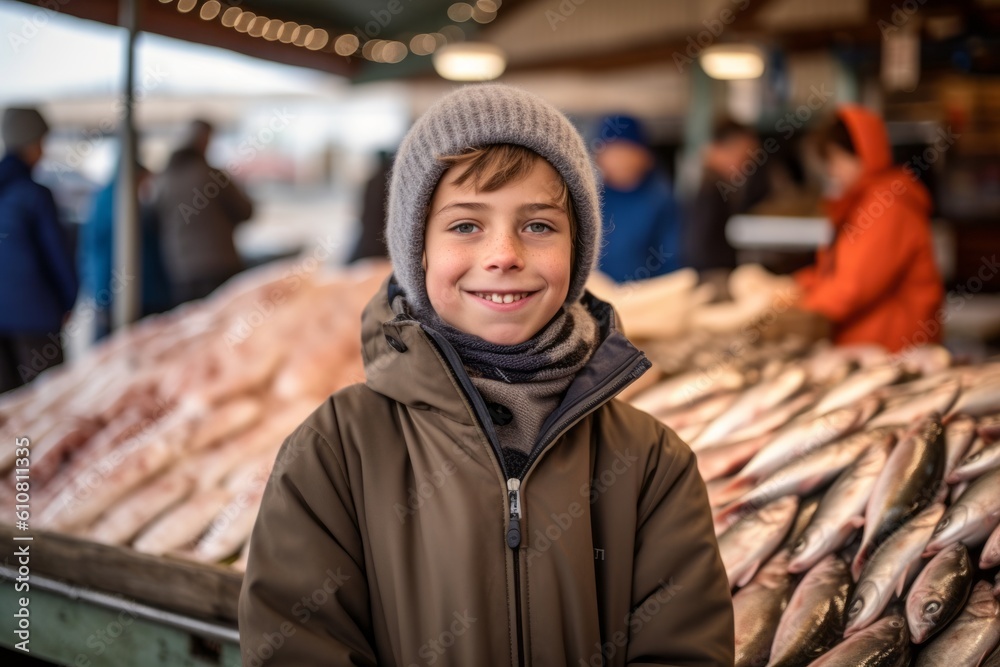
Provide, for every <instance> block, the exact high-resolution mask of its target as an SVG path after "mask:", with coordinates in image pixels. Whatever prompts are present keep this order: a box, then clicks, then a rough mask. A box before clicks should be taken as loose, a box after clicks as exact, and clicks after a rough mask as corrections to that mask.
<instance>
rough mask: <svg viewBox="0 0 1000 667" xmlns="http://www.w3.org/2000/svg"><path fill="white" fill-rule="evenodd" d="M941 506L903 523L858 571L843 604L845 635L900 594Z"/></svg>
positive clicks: (869, 620)
mask: <svg viewBox="0 0 1000 667" xmlns="http://www.w3.org/2000/svg"><path fill="white" fill-rule="evenodd" d="M944 509H945V508H944V505H943V504H941V503H935V504H933V505H931V506H930V507H928V508H927V509H925V510H924V511H923V512H921V513H920V514H918V515H917V516H915V517H914V518H912V519H910V520H909V521H907V522H906V523H905V524H903V526H902V527H901V528H900V529H899V530H897V531H896V532H894V533H893V534H892V535H890V536H889V538H888V539H887V540H886V541H885V542H884V543H883V544H882V546H880V547H879V548H878V549H877V550H876V551H875V554H874V555H873V556H872V558H871V559H870V560H869V561H868V562H867V563H866V564H865V567H864V570H862V571H861V576H860V577H859V578H858V584H857V586H855V588H854V593H853V594H852V596H851V601H850V603H849V604H848V605H847V627H846V628H845V629H844V636H845V637H850V636H851V635H854V634H856V633H858V632H860V631H862V630H864V629H865V628H866V627H868V626H869V625H871V624H872V623H873V622H875V621H876V620H877V619H878V617H879V615H880V614H881V613H882V612H883V611H885V609H886V607H888V606H889V602H890V601H891V600H892V597H893V595H896V596H897V597H902V595H903V592H904V591H905V590H906V589H907V588H908V587H909V585H910V582H911V581H912V580H913V578H914V577H915V576H916V575H917V572H918V570H919V569H920V566H921V564H922V562H923V561H922V559H921V554H922V553H923V550H924V547H925V546H926V545H927V542H928V540H930V539H931V534H932V533H933V532H934V526H936V525H937V522H938V521H939V520H940V519H941V516H942V515H943V514H944Z"/></svg>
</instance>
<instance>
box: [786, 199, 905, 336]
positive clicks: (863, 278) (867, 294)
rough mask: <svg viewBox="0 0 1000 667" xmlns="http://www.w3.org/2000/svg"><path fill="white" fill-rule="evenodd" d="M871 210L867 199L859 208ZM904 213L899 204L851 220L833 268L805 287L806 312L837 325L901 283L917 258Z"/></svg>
mask: <svg viewBox="0 0 1000 667" xmlns="http://www.w3.org/2000/svg"><path fill="white" fill-rule="evenodd" d="M872 201H874V200H872ZM870 208H871V201H869V200H868V199H865V200H862V202H861V204H860V205H859V207H858V210H860V211H868V210H870ZM904 215H905V211H904V210H903V209H902V208H901V207H900V206H899V205H897V206H895V207H892V206H890V207H889V208H886V209H885V212H884V213H883V214H882V215H881V216H878V217H874V216H872V217H859V216H857V215H854V216H852V217H851V219H850V220H849V221H848V223H847V224H845V225H844V227H843V228H842V229H841V230H840V231H839V233H838V234H837V239H836V241H835V242H834V245H833V248H831V250H830V252H832V253H833V257H832V261H833V270H832V271H831V272H830V273H828V274H824V275H822V276H817V279H816V282H815V284H813V285H812V286H811V287H808V288H806V293H805V296H804V298H803V300H802V303H801V306H802V308H803V309H804V310H811V311H813V312H816V313H819V314H820V315H822V316H824V317H825V318H826V319H828V320H830V321H831V322H833V323H835V324H839V323H842V322H845V321H847V320H850V319H852V318H853V317H854V316H856V315H858V314H860V313H862V312H864V311H865V310H867V309H868V308H870V307H871V306H872V305H873V304H875V303H877V302H878V301H879V300H880V299H881V298H883V297H884V296H885V295H886V293H888V292H889V291H890V290H891V289H892V288H893V287H894V286H895V285H896V284H897V283H898V282H899V281H900V280H901V279H902V276H903V274H904V273H905V271H906V269H907V265H908V263H909V262H910V261H911V258H912V256H913V252H912V244H911V243H910V242H909V239H910V238H911V237H910V236H909V235H908V234H907V233H906V232H907V230H906V227H907V224H906V223H907V221H906V220H904V219H903V216H904ZM909 222H912V223H913V224H916V223H917V222H918V221H916V220H913V221H909Z"/></svg>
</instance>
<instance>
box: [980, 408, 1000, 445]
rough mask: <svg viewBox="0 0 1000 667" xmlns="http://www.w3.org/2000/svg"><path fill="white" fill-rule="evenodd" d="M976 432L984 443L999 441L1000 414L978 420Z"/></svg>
mask: <svg viewBox="0 0 1000 667" xmlns="http://www.w3.org/2000/svg"><path fill="white" fill-rule="evenodd" d="M976 432H977V433H979V437H980V438H982V439H983V440H985V441H986V442H990V443H992V442H996V441H997V440H1000V414H997V415H990V416H989V417H983V418H982V419H980V420H979V425H978V428H977V429H976Z"/></svg>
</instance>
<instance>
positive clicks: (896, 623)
mask: <svg viewBox="0 0 1000 667" xmlns="http://www.w3.org/2000/svg"><path fill="white" fill-rule="evenodd" d="M889 625H890V626H891V627H893V628H901V627H903V621H902V619H899V618H894V619H892V620H891V621H889Z"/></svg>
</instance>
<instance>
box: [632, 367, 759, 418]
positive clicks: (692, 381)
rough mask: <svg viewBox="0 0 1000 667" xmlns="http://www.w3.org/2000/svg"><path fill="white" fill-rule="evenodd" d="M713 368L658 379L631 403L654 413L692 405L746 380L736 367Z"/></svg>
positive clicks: (736, 387)
mask: <svg viewBox="0 0 1000 667" xmlns="http://www.w3.org/2000/svg"><path fill="white" fill-rule="evenodd" d="M713 371H716V372H709V371H704V370H694V371H689V372H687V373H684V374H682V375H678V376H676V377H674V378H672V379H669V380H667V381H665V382H661V383H659V384H657V385H656V386H655V387H652V388H650V389H647V390H646V391H644V392H642V393H641V394H639V395H638V396H636V397H635V398H633V399H632V405H633V406H634V407H635V408H638V409H639V410H642V411H644V412H649V413H650V414H657V413H660V412H666V411H667V410H674V409H677V408H683V407H690V406H693V405H695V404H696V403H697V402H698V401H701V400H702V399H704V398H707V397H709V396H711V395H713V394H716V393H718V392H722V391H736V390H738V389H742V388H743V386H744V384H745V383H746V381H745V379H744V377H743V374H742V373H740V372H739V371H737V370H735V369H729V368H718V367H715V368H713Z"/></svg>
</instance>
